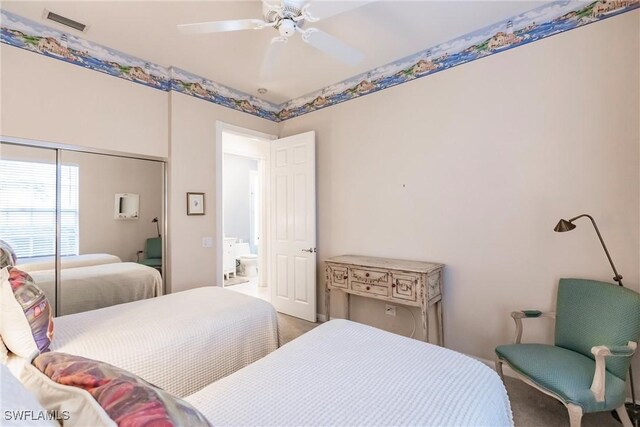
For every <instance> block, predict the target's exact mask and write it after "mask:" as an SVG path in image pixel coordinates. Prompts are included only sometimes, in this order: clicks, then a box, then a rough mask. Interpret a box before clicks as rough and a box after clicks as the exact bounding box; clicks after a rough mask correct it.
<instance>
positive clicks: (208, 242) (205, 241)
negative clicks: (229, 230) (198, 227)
mask: <svg viewBox="0 0 640 427" xmlns="http://www.w3.org/2000/svg"><path fill="white" fill-rule="evenodd" d="M202 247H203V248H212V247H213V237H203V238H202Z"/></svg>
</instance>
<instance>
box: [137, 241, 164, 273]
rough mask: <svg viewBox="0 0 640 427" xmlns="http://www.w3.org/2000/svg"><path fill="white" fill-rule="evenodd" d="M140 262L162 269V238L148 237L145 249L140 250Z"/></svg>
mask: <svg viewBox="0 0 640 427" xmlns="http://www.w3.org/2000/svg"><path fill="white" fill-rule="evenodd" d="M140 255H142V256H143V258H142V259H140ZM138 263H140V264H144V265H147V266H149V267H153V268H155V269H156V270H158V271H161V270H162V238H160V237H152V238H150V239H147V241H146V242H145V245H144V251H140V252H138Z"/></svg>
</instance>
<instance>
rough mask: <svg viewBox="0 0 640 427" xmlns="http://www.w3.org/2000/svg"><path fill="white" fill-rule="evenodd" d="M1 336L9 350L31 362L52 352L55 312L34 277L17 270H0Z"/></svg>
mask: <svg viewBox="0 0 640 427" xmlns="http://www.w3.org/2000/svg"><path fill="white" fill-rule="evenodd" d="M0 315H1V316H2V321H1V322H0V335H1V336H2V340H3V341H4V343H5V345H6V346H7V348H8V349H9V350H10V351H11V352H12V353H15V354H17V355H18V356H20V357H24V358H26V359H27V360H29V361H30V360H31V359H33V358H34V357H35V356H36V355H37V354H39V353H41V352H45V351H48V350H49V344H51V338H52V337H53V319H52V310H51V306H50V304H49V301H48V300H47V297H46V296H45V294H44V292H42V290H41V289H40V288H38V287H37V286H36V284H35V283H34V282H33V279H32V278H31V276H29V275H28V274H27V273H25V272H23V271H21V270H19V269H17V268H16V267H7V268H3V269H2V271H0Z"/></svg>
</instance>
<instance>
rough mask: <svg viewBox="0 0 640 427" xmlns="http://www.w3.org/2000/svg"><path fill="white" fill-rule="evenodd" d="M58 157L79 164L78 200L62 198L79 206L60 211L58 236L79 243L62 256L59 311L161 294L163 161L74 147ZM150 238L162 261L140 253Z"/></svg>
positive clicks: (81, 309) (75, 164) (64, 162)
mask: <svg viewBox="0 0 640 427" xmlns="http://www.w3.org/2000/svg"><path fill="white" fill-rule="evenodd" d="M62 163H63V164H65V165H74V166H76V167H77V168H78V183H77V202H76V200H68V201H65V200H64V199H63V200H62V204H63V211H64V206H65V204H66V203H68V204H69V206H72V205H74V204H75V203H77V206H78V210H77V214H76V216H74V215H73V214H71V213H70V214H69V215H68V217H67V218H66V220H65V216H64V215H63V222H62V227H61V233H60V240H61V242H66V241H74V240H77V245H78V246H77V251H76V254H75V256H73V254H71V257H65V258H63V259H62V262H61V265H62V267H61V272H60V280H61V297H62V300H61V301H62V307H61V313H60V314H62V315H64V314H72V313H77V312H80V311H87V310H94V309H98V308H102V307H108V306H111V305H116V304H122V303H126V302H131V301H136V300H140V299H145V298H152V297H155V296H159V295H161V294H162V290H163V284H162V274H161V272H162V240H161V237H160V238H159V237H158V235H157V229H156V224H155V223H154V222H153V220H154V219H155V218H160V219H161V218H162V207H163V173H164V172H163V164H162V163H161V162H156V161H150V160H140V159H132V158H124V157H116V156H106V155H102V154H92V153H83V152H76V151H64V152H63V153H62ZM63 178H64V177H63ZM70 184H73V185H75V183H70ZM63 185H65V181H64V179H63ZM153 238H155V239H158V240H159V242H158V244H157V248H158V249H159V259H160V261H159V262H158V264H157V265H153V266H149V265H146V264H145V263H143V262H141V261H143V260H144V258H141V256H140V254H139V253H140V251H143V253H144V251H145V250H146V247H147V241H148V239H153ZM154 248H155V247H154ZM65 263H66V264H76V265H74V266H73V267H66V266H65Z"/></svg>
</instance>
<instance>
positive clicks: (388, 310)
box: [384, 304, 396, 316]
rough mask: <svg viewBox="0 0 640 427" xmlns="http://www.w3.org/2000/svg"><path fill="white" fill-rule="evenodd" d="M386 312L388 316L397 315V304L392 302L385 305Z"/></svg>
mask: <svg viewBox="0 0 640 427" xmlns="http://www.w3.org/2000/svg"><path fill="white" fill-rule="evenodd" d="M384 314H386V315H387V316H395V315H396V306H395V305H391V304H385V305H384Z"/></svg>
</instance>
